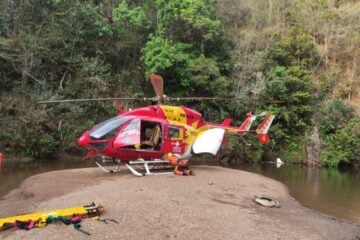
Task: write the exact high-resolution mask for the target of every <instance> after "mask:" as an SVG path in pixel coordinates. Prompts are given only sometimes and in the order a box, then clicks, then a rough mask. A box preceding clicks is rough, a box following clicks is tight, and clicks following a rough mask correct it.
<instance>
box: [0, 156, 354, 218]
mask: <svg viewBox="0 0 360 240" xmlns="http://www.w3.org/2000/svg"><path fill="white" fill-rule="evenodd" d="M195 164H209V165H217V164H216V163H214V162H213V161H212V162H210V163H207V162H204V161H198V162H197V161H195ZM94 166H95V164H94V161H83V160H79V159H77V160H74V159H69V160H61V161H58V160H53V161H46V162H32V163H17V164H14V165H9V164H5V166H4V168H3V169H2V172H1V173H0V200H1V197H2V196H4V195H5V194H6V193H8V192H9V191H11V190H12V189H15V188H17V187H18V186H19V185H20V183H21V182H22V181H24V180H25V179H26V178H28V177H30V176H33V175H36V174H39V173H43V172H48V171H53V170H61V169H70V168H83V167H94ZM225 167H230V168H234V169H240V170H246V171H249V172H254V173H257V174H261V175H263V176H266V177H269V178H273V179H275V180H278V181H280V182H282V183H283V184H285V185H286V186H287V187H288V188H289V192H290V194H291V195H292V197H294V198H295V199H296V200H297V201H299V202H300V203H301V204H302V205H303V206H305V207H308V208H312V209H315V210H317V211H320V212H323V213H326V214H328V215H332V216H335V217H339V218H343V219H348V220H351V221H353V222H356V223H359V224H360V171H355V170H352V171H351V170H347V171H338V170H329V169H318V168H308V167H304V166H295V165H283V166H281V167H280V168H277V167H276V165H275V164H261V165H243V164H237V163H236V162H235V163H233V164H230V165H227V166H225ZM99 171H100V170H99Z"/></svg>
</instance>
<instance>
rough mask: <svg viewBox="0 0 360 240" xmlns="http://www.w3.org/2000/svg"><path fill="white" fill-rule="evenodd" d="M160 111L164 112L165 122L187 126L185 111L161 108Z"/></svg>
mask: <svg viewBox="0 0 360 240" xmlns="http://www.w3.org/2000/svg"><path fill="white" fill-rule="evenodd" d="M161 109H162V110H163V112H164V115H165V117H166V120H168V121H169V122H170V121H175V122H177V123H182V124H187V121H186V120H187V119H186V114H185V111H184V109H182V108H181V107H174V106H161Z"/></svg>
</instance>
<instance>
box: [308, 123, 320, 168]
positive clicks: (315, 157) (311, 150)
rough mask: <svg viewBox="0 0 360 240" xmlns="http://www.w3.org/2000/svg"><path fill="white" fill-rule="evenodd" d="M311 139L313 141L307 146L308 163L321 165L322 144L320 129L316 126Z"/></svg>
mask: <svg viewBox="0 0 360 240" xmlns="http://www.w3.org/2000/svg"><path fill="white" fill-rule="evenodd" d="M310 140H311V143H310V144H309V145H308V146H306V151H307V156H308V164H310V165H319V164H320V148H321V144H320V136H319V130H318V128H317V127H316V126H315V127H314V130H313V133H312V135H311V137H310Z"/></svg>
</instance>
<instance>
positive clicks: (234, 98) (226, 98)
mask: <svg viewBox="0 0 360 240" xmlns="http://www.w3.org/2000/svg"><path fill="white" fill-rule="evenodd" d="M116 100H124V101H134V100H142V101H153V102H158V101H159V98H158V97H152V98H146V97H144V98H141V97H122V98H115V97H114V98H81V99H64V100H47V101H39V102H38V103H39V104H46V103H66V102H91V101H116ZM207 100H215V101H246V102H265V103H275V104H277V103H285V101H281V100H259V99H251V98H236V97H167V96H166V97H164V98H163V101H207Z"/></svg>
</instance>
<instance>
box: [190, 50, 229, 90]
mask: <svg viewBox="0 0 360 240" xmlns="http://www.w3.org/2000/svg"><path fill="white" fill-rule="evenodd" d="M189 71H190V73H191V75H192V78H191V86H192V88H193V94H195V93H196V94H198V95H200V96H211V95H213V94H216V95H217V96H226V95H227V87H228V83H229V80H228V79H226V77H224V76H221V73H220V69H219V67H218V64H217V62H216V60H215V59H214V58H206V57H205V56H204V54H201V55H200V56H199V57H198V58H195V59H191V60H190V61H189Z"/></svg>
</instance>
